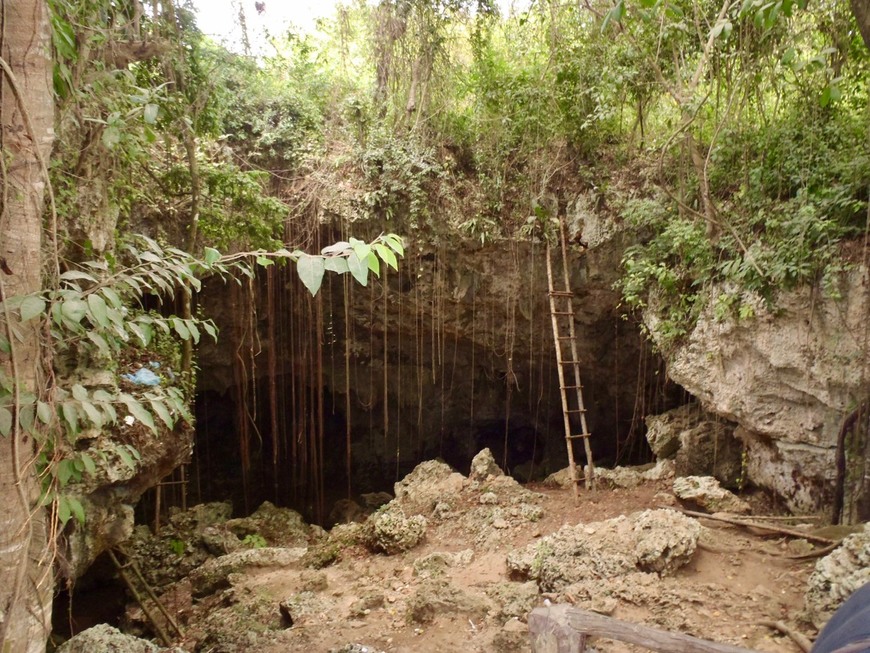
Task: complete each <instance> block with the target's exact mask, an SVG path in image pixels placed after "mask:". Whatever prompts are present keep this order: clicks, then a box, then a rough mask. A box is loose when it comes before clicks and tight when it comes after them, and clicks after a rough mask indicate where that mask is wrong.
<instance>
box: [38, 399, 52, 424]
mask: <svg viewBox="0 0 870 653" xmlns="http://www.w3.org/2000/svg"><path fill="white" fill-rule="evenodd" d="M36 416H37V417H38V418H39V421H40V422H42V423H43V424H46V425H48V424H51V418H52V417H53V416H54V414H53V412H52V410H51V406H49V405H48V404H47V403H45V402H44V401H37V402H36Z"/></svg>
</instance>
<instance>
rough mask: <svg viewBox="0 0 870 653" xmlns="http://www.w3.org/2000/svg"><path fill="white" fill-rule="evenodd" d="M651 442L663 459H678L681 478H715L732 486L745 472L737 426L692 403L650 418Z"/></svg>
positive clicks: (647, 419)
mask: <svg viewBox="0 0 870 653" xmlns="http://www.w3.org/2000/svg"><path fill="white" fill-rule="evenodd" d="M646 424H647V434H646V437H647V441H648V442H649V444H650V448H651V449H652V450H653V453H655V454H656V456H657V457H658V458H659V459H660V460H661V459H663V458H674V459H675V460H676V473H677V476H714V477H715V478H717V479H719V481H720V482H722V483H724V484H725V485H726V486H728V487H733V486H734V485H736V484H737V482H738V479H739V478H740V474H741V471H742V454H743V446H742V444H741V443H740V441H739V440H738V439H737V438H736V437H735V436H734V424H732V423H730V422H728V421H726V420H724V419H722V418H721V417H717V416H716V415H713V414H711V413H708V412H707V411H705V410H704V409H703V408H702V407H701V406H700V405H699V404H697V403H691V404H686V405H685V406H680V407H679V408H674V409H673V410H669V411H667V412H666V413H662V414H661V415H650V416H648V417H647V418H646Z"/></svg>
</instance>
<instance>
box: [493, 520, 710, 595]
mask: <svg viewBox="0 0 870 653" xmlns="http://www.w3.org/2000/svg"><path fill="white" fill-rule="evenodd" d="M700 533H701V526H700V525H699V524H698V522H697V521H696V520H694V519H690V518H688V517H686V516H684V515H682V514H680V513H678V512H676V511H674V510H646V511H644V512H640V513H636V514H634V515H631V516H630V517H625V516H621V517H617V518H615V519H609V520H607V521H603V522H595V523H592V524H578V525H576V526H563V527H562V528H561V529H560V530H559V531H557V532H556V533H553V534H552V535H548V536H546V537H543V538H541V539H540V540H539V541H537V542H535V543H533V544H530V545H529V546H527V547H526V548H525V549H520V550H517V551H512V552H511V553H509V554H508V556H507V566H508V570H509V571H510V572H511V574H512V575H513V576H515V577H519V578H527V579H532V580H536V581H537V582H538V586H539V587H540V588H541V590H542V591H545V592H554V591H555V592H558V591H560V590H562V589H564V588H565V587H567V586H568V585H570V584H572V583H575V582H579V581H581V580H586V579H589V578H594V579H602V578H613V577H616V576H621V575H625V574H628V573H632V572H637V571H647V572H656V573H659V574H670V573H672V572H674V571H675V570H676V569H678V568H679V567H681V566H682V565H684V564H686V563H687V562H688V561H689V560H690V559H691V557H692V554H693V553H694V552H695V547H696V546H697V542H698V536H699V535H700Z"/></svg>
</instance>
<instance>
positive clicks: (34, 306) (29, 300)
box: [18, 295, 45, 322]
mask: <svg viewBox="0 0 870 653" xmlns="http://www.w3.org/2000/svg"><path fill="white" fill-rule="evenodd" d="M18 310H19V311H21V321H22V322H28V321H29V320H32V319H33V318H35V317H37V316H39V315H42V313H43V312H44V311H45V301H44V300H43V299H42V298H41V297H34V296H33V295H30V296H28V297H25V298H24V300H23V301H22V302H21V306H20V307H19V308H18Z"/></svg>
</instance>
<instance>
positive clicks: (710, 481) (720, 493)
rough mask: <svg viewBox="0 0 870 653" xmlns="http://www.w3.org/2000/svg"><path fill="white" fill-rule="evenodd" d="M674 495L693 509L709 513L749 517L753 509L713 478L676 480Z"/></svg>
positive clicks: (694, 477) (692, 477)
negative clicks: (725, 513)
mask: <svg viewBox="0 0 870 653" xmlns="http://www.w3.org/2000/svg"><path fill="white" fill-rule="evenodd" d="M674 494H675V495H676V497H677V498H678V499H680V500H681V501H685V502H687V503H689V504H691V505H692V507H697V508H700V509H701V510H706V511H707V512H710V513H713V512H733V513H735V514H738V515H748V514H749V513H750V512H752V508H751V507H750V505H749V504H748V503H746V502H745V501H744V500H743V499H741V498H740V497H738V496H736V495H735V494H733V493H731V492H729V491H728V490H726V489H725V488H723V487H722V486H721V485H719V481H717V480H716V479H715V478H713V477H712V476H683V477H680V478H675V479H674Z"/></svg>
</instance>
